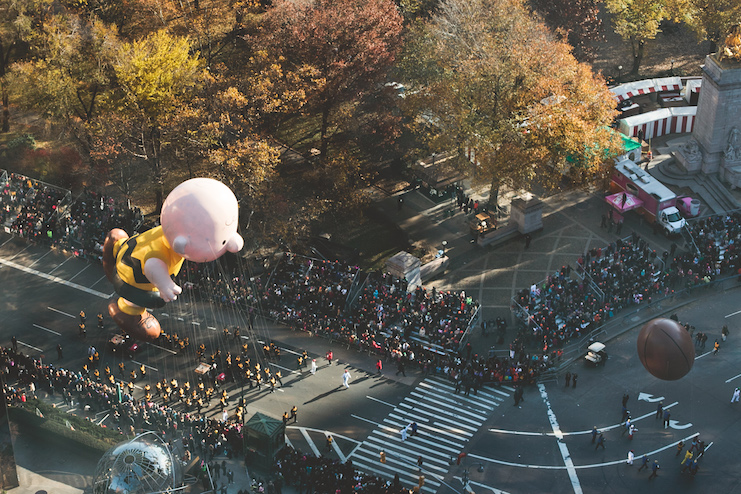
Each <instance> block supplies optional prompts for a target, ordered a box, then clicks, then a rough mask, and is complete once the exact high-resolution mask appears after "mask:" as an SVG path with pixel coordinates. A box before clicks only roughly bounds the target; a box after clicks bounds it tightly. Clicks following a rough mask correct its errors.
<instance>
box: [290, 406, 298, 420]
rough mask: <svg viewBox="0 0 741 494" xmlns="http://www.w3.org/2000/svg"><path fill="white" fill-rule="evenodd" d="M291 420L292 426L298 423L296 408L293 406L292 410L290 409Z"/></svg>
mask: <svg viewBox="0 0 741 494" xmlns="http://www.w3.org/2000/svg"><path fill="white" fill-rule="evenodd" d="M291 418H292V419H293V423H294V424H295V423H296V422H298V407H297V406H296V405H293V408H291Z"/></svg>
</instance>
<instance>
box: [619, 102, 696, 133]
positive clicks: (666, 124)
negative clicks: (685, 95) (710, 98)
mask: <svg viewBox="0 0 741 494" xmlns="http://www.w3.org/2000/svg"><path fill="white" fill-rule="evenodd" d="M696 113H697V107H696V106H679V107H674V108H661V109H659V110H654V111H650V112H647V113H641V114H640V115H634V116H632V117H626V118H623V119H622V120H620V132H622V133H623V134H625V135H627V136H628V137H638V131H639V130H643V139H645V140H649V139H653V138H654V137H661V136H663V135H667V134H684V133H686V132H692V129H693V128H694V126H695V114H696Z"/></svg>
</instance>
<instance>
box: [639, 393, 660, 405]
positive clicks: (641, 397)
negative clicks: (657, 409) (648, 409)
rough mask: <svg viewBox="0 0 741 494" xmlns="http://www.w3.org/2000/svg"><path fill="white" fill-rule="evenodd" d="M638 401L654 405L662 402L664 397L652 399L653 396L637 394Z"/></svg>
mask: <svg viewBox="0 0 741 494" xmlns="http://www.w3.org/2000/svg"><path fill="white" fill-rule="evenodd" d="M638 401H647V402H649V403H656V402H659V401H664V397H663V396H659V397H658V398H654V395H650V394H648V393H638Z"/></svg>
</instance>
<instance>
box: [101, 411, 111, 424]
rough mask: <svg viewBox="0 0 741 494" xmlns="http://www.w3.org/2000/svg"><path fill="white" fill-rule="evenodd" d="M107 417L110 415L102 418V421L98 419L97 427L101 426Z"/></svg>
mask: <svg viewBox="0 0 741 494" xmlns="http://www.w3.org/2000/svg"><path fill="white" fill-rule="evenodd" d="M109 415H110V414H106V416H105V417H103V418H102V419H100V420H99V421H98V425H101V424H102V423H103V422H105V419H107V418H108V416H109Z"/></svg>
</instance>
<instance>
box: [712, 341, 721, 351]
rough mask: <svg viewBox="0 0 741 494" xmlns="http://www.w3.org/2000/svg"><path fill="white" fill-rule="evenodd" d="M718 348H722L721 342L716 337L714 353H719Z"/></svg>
mask: <svg viewBox="0 0 741 494" xmlns="http://www.w3.org/2000/svg"><path fill="white" fill-rule="evenodd" d="M718 350H720V342H719V341H718V340H717V339H716V340H715V343H714V344H713V355H718Z"/></svg>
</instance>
